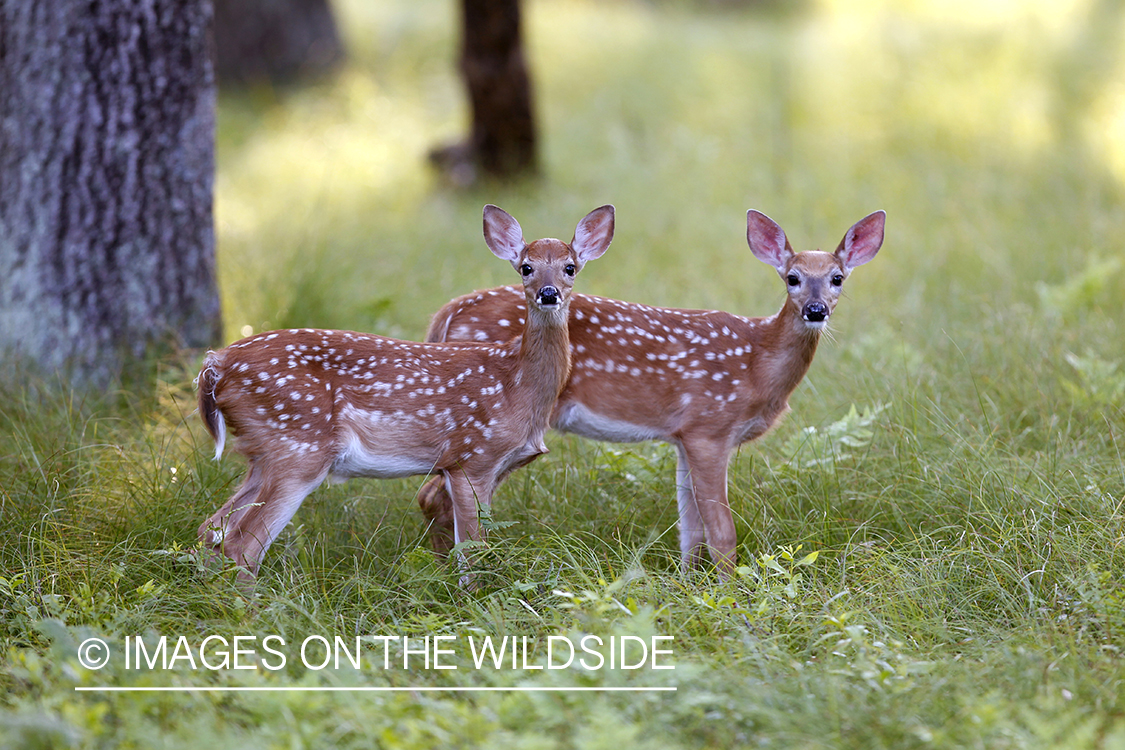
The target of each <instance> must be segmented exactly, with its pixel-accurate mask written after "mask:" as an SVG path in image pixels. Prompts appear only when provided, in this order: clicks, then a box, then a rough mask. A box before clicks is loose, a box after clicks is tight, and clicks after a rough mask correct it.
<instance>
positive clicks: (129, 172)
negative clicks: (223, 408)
mask: <svg viewBox="0 0 1125 750" xmlns="http://www.w3.org/2000/svg"><path fill="white" fill-rule="evenodd" d="M211 20H212V19H211V4H210V2H209V0H82V1H81V2H79V1H76V0H0V357H2V358H3V359H6V360H8V361H9V362H11V361H12V358H13V357H15V358H16V359H17V360H18V361H20V362H30V363H33V364H37V365H38V366H39V367H40V368H41V369H42V370H46V371H52V370H60V369H61V370H64V371H65V372H67V373H68V374H70V375H71V376H73V377H74V378H75V379H76V380H77V381H86V382H89V383H105V382H108V381H109V380H111V379H113V378H115V377H117V376H118V375H120V374H122V373H123V371H124V372H127V371H129V370H130V369H132V368H131V365H133V364H135V363H138V362H139V360H141V359H143V358H144V357H145V356H146V355H147V354H148V353H149V352H150V347H152V346H153V345H154V344H155V345H162V344H169V343H170V344H173V345H179V346H189V347H196V346H204V345H208V344H211V343H214V342H216V341H218V338H219V335H220V317H219V298H218V292H217V289H216V285H215V276H214V232H213V225H212V213H211V203H212V184H213V178H214V107H215V97H214V77H213V72H212V62H211V50H210V46H211V45H210V33H211V32H210V25H211Z"/></svg>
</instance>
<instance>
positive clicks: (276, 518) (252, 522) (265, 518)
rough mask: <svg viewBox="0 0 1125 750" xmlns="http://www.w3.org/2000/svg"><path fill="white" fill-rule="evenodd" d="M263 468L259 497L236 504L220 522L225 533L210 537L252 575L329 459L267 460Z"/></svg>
mask: <svg viewBox="0 0 1125 750" xmlns="http://www.w3.org/2000/svg"><path fill="white" fill-rule="evenodd" d="M260 470H261V480H260V488H259V490H258V494H257V497H256V498H255V499H254V501H253V502H247V503H246V504H244V505H243V507H241V508H236V509H235V510H234V512H233V513H231V515H230V516H228V517H227V518H226V519H225V521H224V522H223V525H222V526H220V528H221V530H222V534H221V536H220V535H218V534H213V536H212V538H211V539H210V540H208V541H209V543H210V544H211V545H212V546H213V547H215V548H216V549H218V550H220V551H221V552H222V553H223V554H224V555H226V556H227V557H229V558H231V559H232V560H234V562H235V563H236V564H238V565H240V566H242V567H243V568H245V569H246V570H247V572H248V573H249V574H250V575H251V576H253V575H256V574H257V572H258V565H259V564H260V563H261V561H262V556H263V555H265V553H266V550H267V549H269V546H270V545H271V544H272V543H273V541H274V539H276V538H277V536H278V534H280V533H281V530H282V529H284V528H285V526H286V524H288V523H289V521H290V520H292V518H293V515H294V514H295V513H296V512H297V509H298V508H299V507H301V503H302V502H304V500H305V498H306V497H308V495H309V493H310V492H312V491H313V490H314V489H316V488H317V487H318V486H319V485H320V484H321V482H323V481H324V479H325V477H326V476H327V475H328V463H327V462H326V461H325V460H324V459H322V458H315V457H314V458H310V457H308V456H306V457H303V458H299V459H288V460H286V461H285V462H282V463H273V464H268V465H266V464H265V463H264V462H263V463H262V465H261V466H260ZM232 500H233V498H232ZM225 507H226V506H224V508H225ZM216 537H217V538H216Z"/></svg>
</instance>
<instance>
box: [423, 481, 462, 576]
mask: <svg viewBox="0 0 1125 750" xmlns="http://www.w3.org/2000/svg"><path fill="white" fill-rule="evenodd" d="M418 505H419V506H420V507H421V508H422V515H424V516H425V517H426V520H427V521H428V522H429V532H430V544H431V545H433V548H434V554H436V555H437V556H438V557H442V558H444V557H446V556H448V555H449V550H451V549H453V543H454V542H453V525H454V524H453V500H452V499H451V498H450V497H449V492H448V491H447V490H446V488H445V479H444V478H443V477H433V478H432V479H430V481H428V482H426V483H425V484H424V485H422V489H420V490H418Z"/></svg>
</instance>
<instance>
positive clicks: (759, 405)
mask: <svg viewBox="0 0 1125 750" xmlns="http://www.w3.org/2000/svg"><path fill="white" fill-rule="evenodd" d="M885 221H886V214H885V213H884V212H882V211H877V212H875V213H873V214H871V215H869V216H867V217H865V218H864V219H861V220H860V221H859V222H857V223H856V224H855V225H854V226H852V227H851V228H850V229H848V231H847V233H846V234H845V235H844V238H843V240H842V241H841V242H840V245H839V247H837V248H836V251H835V252H834V253H825V252H820V251H810V252H802V253H794V252H793V249H792V247H791V246H790V244H789V240H788V239H787V238H786V236H785V232H784V231H782V229H781V227H780V226H778V225H777V223H775V222H774V221H773V220H772V219H770V218H769V217H768V216H766V215H765V214H763V213H760V212H758V211H753V210H752V211H749V212H748V213H747V217H746V239H747V242H748V243H749V244H750V251H751V252H752V253H753V254H754V257H756V258H758V259H759V260H761V261H763V262H765V263H768V264H769V265H771V266H773V267H774V268H776V269H777V272H778V274H779V275H780V276H781V279H782V281H784V282H785V285H786V287H787V290H788V296H787V298H786V300H785V303H784V305H783V306H782V308H781V310H780V311H779V312H778V313H777V314H775V315H772V316H770V317H768V318H743V317H740V316H738V315H732V314H730V313H725V312H717V311H710V310H676V309H669V308H662V307H650V306H647V305H638V304H633V303H629V302H620V301H617V300H612V299H605V298H601V297H592V296H588V295H583V294H575V295H574V297H573V299H572V300H571V306H570V342H571V347H572V348H573V351H572V357H573V360H574V366H573V372H572V375H571V377H570V380H569V382H568V383H567V384H566V387H565V388H564V389H563V392H562V394H561V395H560V396H559V400H558V403H557V404H556V406H555V411H554V414H553V415H552V416H551V425H552V426H553V427H554V428H555V429H558V430H561V431H563V432H573V433H575V434H577V435H582V436H584V437H588V438H593V439H595V440H607V441H612V442H623V443H625V442H638V441H642V440H663V441H666V442H668V443H671V444H672V445H674V446H675V447H676V452H677V456H678V462H677V466H676V493H677V500H678V506H679V529H680V552H681V555H682V558H683V562H684V564H685V566H691V565H699V564H702V562H703V546H704V545H706V546H707V547H708V548H709V550H710V554H711V559H712V560H713V562H714V563H715V564H716V566H717V568H718V570H719V573H720V575H722V576H724V577H725V576H727V575H729V573H730V571H732V570H733V568H734V564H735V544H736V538H735V528H734V520H733V518H732V517H731V511H730V505H729V503H728V500H727V466H728V464H729V462H730V456H731V453H732V452H733V451H734V449H735V448H737V447H738V446H739V445H741V444H742V443H744V442H746V441H749V440H754V439H756V438H758V437H761V436H762V435H763V434H765V433H766V432H767V431H768V430H769V429H770V428H771V427H772V426H773V425H774V424H776V423H777V421H778V420H779V419H780V418H781V417H782V416H783V415H784V414H785V412H787V411H788V410H789V403H788V401H789V395H790V394H791V393H792V392H793V390H794V389H795V388H796V387H797V385H798V384H799V383H800V382H801V379H802V378H803V377H804V376H805V373H806V372H807V371H808V369H809V365H810V364H811V363H812V360H813V355H815V354H816V347H817V343H818V341H819V340H820V333H821V331H823V330H824V329H825V327H826V326H827V325H828V319H829V316H831V314H832V311H833V309H834V308H835V307H836V302H837V301H838V300H839V297H840V290H841V287H842V285H843V283H844V280H845V279H846V278H847V277H848V275H849V274H850V273H851V271H852V269H854V268H855V267H856V266H859V265H862V264H864V263H867V262H868V261H870V260H871V259H872V258H874V257H875V254H876V253H877V252H878V251H879V248H880V247H881V246H882V244H883V230H884V224H885ZM527 310H528V308H527V306H526V305H525V304H524V303H523V302H522V300H521V298H520V295H519V293H518V291H517V290H516V289H514V288H513V287H503V288H500V289H492V290H489V291H486V292H478V293H475V294H470V295H466V296H464V297H460V298H458V299H455V300H452V301H451V302H449V303H447V304H446V305H445V306H444V307H442V309H441V310H439V311H438V312H437V314H436V315H434V318H433V321H432V322H431V324H430V329H429V332H428V333H427V335H426V338H427V340H429V341H455V340H470V341H503V340H505V339H506V338H508V337H509V336H510V335H511V334H512V333H513V332H515V331H518V330H519V326H522V325H523V324H524V319H525V313H526V312H527ZM418 501H419V503H420V504H421V506H422V510H423V512H424V513H425V514H426V516H427V517H428V518H429V519H430V521H431V538H432V541H433V543H434V547H435V549H436V550H437V551H438V552H439V553H443V552H445V551H447V550H448V548H449V531H448V529H449V525H450V513H449V511H450V506H449V500H448V497H447V496H446V495H445V494H444V493H443V491H442V488H441V486H440V485H437V484H435V483H434V482H433V481H431V482H429V483H428V484H427V485H426V486H425V487H423V489H422V491H421V492H420V493H419V496H418Z"/></svg>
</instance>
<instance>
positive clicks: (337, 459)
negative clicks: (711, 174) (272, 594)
mask: <svg viewBox="0 0 1125 750" xmlns="http://www.w3.org/2000/svg"><path fill="white" fill-rule="evenodd" d="M613 226H614V210H613V206H608V205H607V206H602V207H601V208H597V209H594V210H593V211H591V212H590V213H589V214H587V215H586V217H585V218H583V219H582V221H580V222H579V223H578V227H577V229H576V230H575V233H574V239H573V240H572V241H571V243H570V244H567V243H565V242H562V241H560V240H556V239H541V240H536V241H534V242H532V243H530V244H526V243H525V242H524V239H523V230H522V229H521V228H520V225H519V223H518V222H517V221H516V220H515V219H513V218H512V217H511V216H509V215H508V214H507V213H505V212H504V211H503V210H501V209H499V208H497V207H496V206H491V205H489V206H485V207H484V239H485V243H486V244H487V245H488V248H489V249H490V250H491V251H492V252H493V253H494V254H495V255H496V256H497V257H499V258H502V259H504V260H507V261H510V262H511V264H512V266H513V267H514V268H515V269H516V271H518V272H519V274H520V275H521V276H522V277H523V292H522V296H521V299H520V303H521V305H522V306H523V308H524V311H525V312H526V313H527V315H526V318H527V325H526V326H525V327H523V328H522V331H521V333H522V335H521V336H517V337H516V338H514V339H510V340H507V341H506V342H505V343H502V344H491V343H488V344H465V343H417V342H412V341H398V340H396V339H390V338H385V337H382V336H376V335H372V334H365V333H354V332H350V331H325V330H312V329H302V330H290V331H273V332H268V333H261V334H258V335H256V336H252V337H249V338H246V339H243V340H241V341H238V342H235V343H233V344H231V345H230V346H228V347H226V348H225V349H222V350H220V351H217V352H209V353H208V355H207V357H206V359H205V360H204V362H203V368H202V370H201V372H200V374H199V377H198V379H197V383H198V386H199V411H200V414H201V415H202V417H203V422H204V424H205V425H206V427H207V430H208V432H209V433H210V434H211V436H212V438H214V440H215V458H216V460H218V459H219V458H220V457H221V456H222V453H223V447H224V443H225V440H226V435H227V433H228V432H229V433H231V434H232V435H233V436H234V438H235V450H236V451H237V452H238V453H241V454H242V455H244V456H245V457H246V459H247V461H248V463H249V471H248V472H247V474H246V478H245V480H244V481H243V483H242V486H241V487H240V488H239V489H238V490H237V491H236V492H235V493H234V496H233V497H231V499H230V500H229V501H227V503H226V504H225V505H224V506H223V507H222V508H220V509H219V510H218V511H216V512H215V513H214V515H212V516H211V517H210V518H208V519H207V520H206V521H204V522H203V525H201V526H200V527H199V538H200V540H201V541H202V542H203V543H204V545H205V546H206V547H208V548H210V549H211V550H213V551H219V552H221V553H223V554H225V555H226V556H228V557H230V558H231V559H233V560H234V562H235V563H236V564H237V565H239V566H241V567H242V568H243V569H244V570H245V573H244V574H243V576H244V578H252V577H253V576H255V575H256V573H257V570H258V566H259V563H260V562H261V560H262V556H263V555H264V554H265V552H266V550H267V549H268V548H269V546H270V544H271V543H272V542H273V540H274V539H276V538H277V535H278V534H279V533H280V532H281V530H282V529H283V528H284V527H285V525H286V524H288V523H289V521H290V519H291V518H292V517H293V514H294V513H296V512H297V508H298V507H300V505H301V503H302V501H304V499H305V498H306V497H307V496H308V495H309V493H310V492H312V491H313V490H314V489H315V488H316V487H318V486H319V485H320V484H321V483H322V482H323V481H324V480H325V479H327V478H330V477H331V478H332V479H338V480H343V479H348V478H350V477H383V478H387V477H404V476H412V475H426V474H441V477H440V481H441V482H442V483H443V489H444V491H445V492H446V493H447V497H448V498H451V508H452V513H451V515H452V533H453V539H454V540H455V541H456V542H462V541H465V540H467V539H479V538H480V528H479V525H478V519H477V503H478V502H479V503H481V504H482V505H484V506H488V505H489V504H490V503H491V501H492V493H493V491H494V490H495V488H496V487H497V485H498V484H499V483H500V482H501V481H503V479H504V477H505V476H506V475H507V474H508V473H509V472H511V471H512V470H514V469H516V468H518V467H520V466H523V465H525V464H527V463H529V462H531V461H532V460H534V459H535V458H536V457H538V456H540V455H542V454H544V453H546V452H547V448H546V446H545V445H544V444H543V433H544V432H545V431H546V429H547V426H548V420H549V418H550V415H551V411H552V409H553V407H554V405H555V400H556V399H557V398H558V395H559V392H560V391H561V390H562V388H563V386H564V385H565V384H566V381H567V377H568V376H569V374H570V343H569V339H568V327H567V325H566V322H567V317H568V308H569V304H570V299H571V290H572V287H573V284H574V277H575V275H576V274H577V273H578V272H579V271H580V270H581V269H582V267H583V265H585V264H586V262H587V261H590V260H593V259H594V258H597V257H599V256H601V255H602V254H603V253H604V252H605V251H606V249H607V248H608V247H609V244H610V242H611V241H612V239H613Z"/></svg>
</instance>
